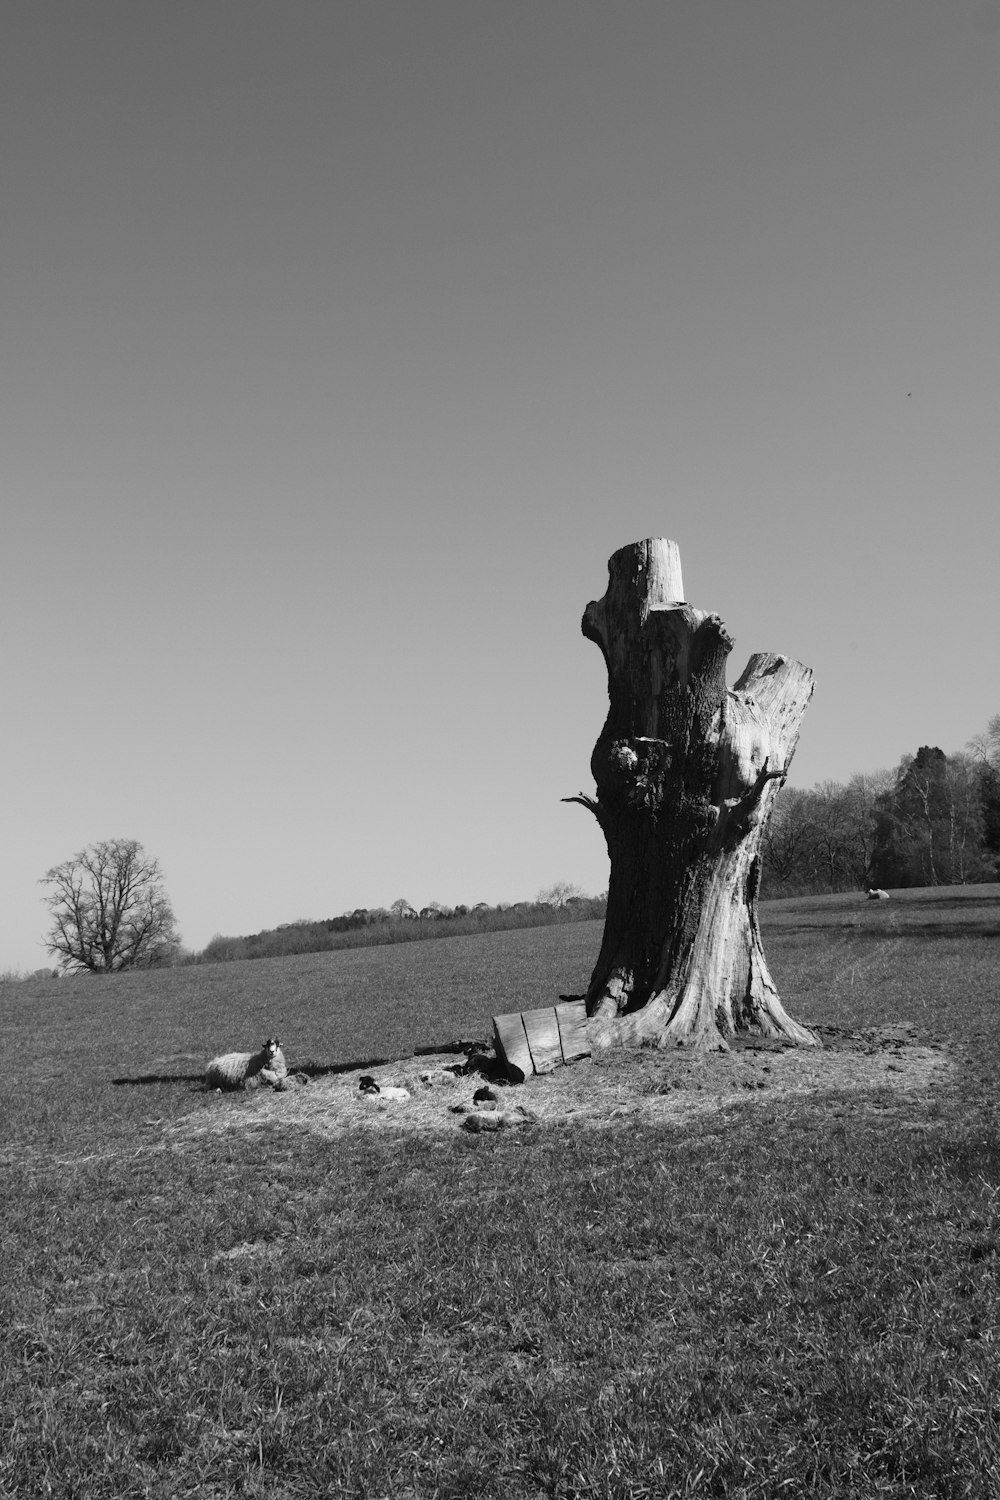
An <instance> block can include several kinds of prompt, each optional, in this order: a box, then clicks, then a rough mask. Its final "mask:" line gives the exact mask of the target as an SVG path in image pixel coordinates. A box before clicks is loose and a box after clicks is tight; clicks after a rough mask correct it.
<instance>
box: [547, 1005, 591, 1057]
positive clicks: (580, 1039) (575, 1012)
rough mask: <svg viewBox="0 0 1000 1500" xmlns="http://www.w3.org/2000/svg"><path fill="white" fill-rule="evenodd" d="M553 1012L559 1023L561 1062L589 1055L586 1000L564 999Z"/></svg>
mask: <svg viewBox="0 0 1000 1500" xmlns="http://www.w3.org/2000/svg"><path fill="white" fill-rule="evenodd" d="M555 1012H556V1020H557V1021H558V1023H559V1040H560V1043H561V1044H562V1056H563V1062H567V1063H571V1062H579V1060H580V1058H581V1057H589V1056H590V1042H589V1040H588V1038H587V1003H586V1001H585V1000H564V1001H563V1003H562V1004H561V1005H557V1006H556V1008H555Z"/></svg>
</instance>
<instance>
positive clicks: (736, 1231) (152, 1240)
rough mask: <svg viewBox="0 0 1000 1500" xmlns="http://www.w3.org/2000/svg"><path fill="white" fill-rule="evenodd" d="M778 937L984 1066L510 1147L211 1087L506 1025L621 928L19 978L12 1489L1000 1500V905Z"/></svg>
mask: <svg viewBox="0 0 1000 1500" xmlns="http://www.w3.org/2000/svg"><path fill="white" fill-rule="evenodd" d="M763 924H764V928H765V944H766V949H767V952H768V956H769V959H770V961H771V964H772V968H773V971H774V974H775V978H776V980H777V982H778V985H779V988H780V990H781V993H782V998H783V1000H784V1002H785V1003H786V1005H787V1006H788V1008H789V1009H790V1011H791V1012H792V1014H793V1015H795V1016H796V1018H798V1019H801V1020H804V1021H807V1022H813V1023H816V1024H820V1025H824V1026H826V1027H837V1028H840V1029H841V1031H842V1032H843V1033H844V1034H846V1033H849V1032H852V1031H860V1030H864V1029H866V1028H867V1029H868V1031H869V1032H870V1030H871V1028H875V1027H878V1026H883V1025H885V1024H886V1023H901V1024H902V1025H904V1026H911V1027H915V1028H916V1031H917V1037H918V1040H920V1041H923V1042H932V1041H934V1039H935V1038H937V1039H939V1041H940V1042H941V1043H942V1044H943V1048H944V1050H946V1051H947V1054H948V1057H949V1062H950V1069H951V1071H950V1073H949V1075H948V1079H949V1081H947V1082H946V1083H941V1082H938V1083H935V1084H934V1085H933V1087H931V1086H928V1089H927V1092H926V1094H923V1095H921V1094H920V1093H919V1092H917V1091H914V1089H913V1088H910V1089H909V1090H908V1091H907V1092H905V1093H903V1094H898V1095H893V1096H892V1097H891V1098H890V1095H889V1092H888V1090H887V1089H885V1088H884V1087H882V1086H881V1085H879V1086H878V1087H874V1086H873V1087H871V1088H869V1089H866V1088H865V1087H861V1088H860V1090H859V1088H858V1087H855V1088H854V1090H853V1092H852V1094H851V1097H850V1099H848V1098H847V1096H846V1095H845V1096H844V1099H843V1100H841V1101H840V1102H839V1103H838V1099H837V1097H835V1096H834V1095H832V1094H831V1093H830V1092H829V1091H827V1092H826V1093H824V1092H823V1091H822V1090H813V1091H812V1092H795V1091H784V1092H783V1091H782V1090H781V1089H780V1087H777V1086H775V1070H772V1071H769V1072H768V1077H769V1079H770V1080H771V1085H772V1086H771V1087H769V1088H768V1089H767V1090H766V1091H764V1092H763V1093H757V1092H755V1091H750V1090H747V1091H746V1092H745V1093H744V1094H742V1095H740V1096H739V1099H738V1100H737V1102H736V1103H733V1098H734V1097H735V1096H731V1097H729V1099H728V1102H727V1103H726V1104H725V1106H724V1107H720V1108H705V1109H703V1110H701V1112H699V1113H696V1114H692V1115H690V1116H689V1117H686V1118H685V1120H684V1122H683V1123H679V1121H678V1120H674V1121H673V1122H671V1121H669V1120H666V1119H664V1120H663V1121H660V1122H658V1121H657V1120H656V1119H653V1120H649V1119H646V1120H644V1121H643V1120H641V1119H640V1118H639V1117H638V1116H635V1115H627V1116H624V1117H622V1118H620V1119H611V1120H610V1121H608V1122H605V1123H603V1124H600V1125H594V1126H589V1127H587V1128H575V1129H574V1128H569V1127H567V1126H566V1125H565V1124H546V1123H544V1122H543V1123H541V1124H538V1125H535V1126H530V1127H526V1128H525V1129H523V1130H517V1131H509V1132H501V1133H500V1134H497V1135H490V1136H488V1137H487V1136H481V1135H468V1134H466V1133H464V1132H463V1131H462V1130H460V1129H459V1128H458V1123H457V1120H456V1123H455V1126H454V1128H452V1129H434V1130H430V1131H427V1132H421V1131H419V1130H414V1129H412V1128H411V1129H407V1128H404V1127H403V1126H402V1125H401V1126H400V1127H399V1128H395V1127H394V1126H393V1125H392V1124H391V1123H390V1124H388V1125H387V1126H386V1128H385V1129H383V1130H381V1131H379V1132H373V1131H371V1130H365V1129H361V1128H358V1129H352V1128H350V1127H347V1128H345V1129H343V1130H341V1131H340V1132H339V1133H338V1134H337V1136H336V1137H335V1138H324V1137H323V1136H322V1135H320V1134H318V1133H317V1132H316V1131H314V1130H311V1129H307V1128H305V1126H304V1125H302V1124H297V1123H295V1121H294V1120H293V1119H292V1118H291V1117H290V1116H289V1117H288V1118H286V1119H283V1118H282V1117H281V1116H280V1114H277V1113H275V1110H274V1109H272V1108H271V1107H270V1106H271V1105H273V1106H275V1107H277V1106H279V1105H280V1103H281V1096H277V1097H272V1096H268V1098H267V1100H265V1099H264V1096H262V1095H252V1096H247V1097H245V1098H244V1097H238V1098H235V1099H226V1098H220V1097H218V1096H215V1095H210V1094H206V1093H204V1092H203V1091H202V1089H201V1087H200V1083H199V1079H200V1075H201V1071H202V1069H203V1066H204V1063H205V1061H206V1060H207V1058H208V1057H209V1056H210V1055H211V1054H212V1053H213V1052H216V1051H220V1050H226V1049H229V1048H235V1047H245V1048H248V1049H249V1048H251V1047H252V1046H254V1045H255V1044H256V1043H257V1042H258V1041H259V1040H260V1038H261V1037H262V1036H264V1035H265V1034H267V1033H268V1032H269V1031H274V1030H278V1031H279V1032H280V1033H281V1035H282V1037H283V1038H284V1039H285V1041H286V1044H287V1050H288V1053H289V1060H290V1062H291V1063H292V1065H293V1067H294V1066H297V1065H298V1066H302V1065H309V1067H310V1068H311V1069H312V1070H313V1072H314V1073H315V1074H316V1075H321V1074H322V1073H323V1072H324V1070H333V1069H338V1068H346V1067H349V1066H350V1065H352V1064H360V1063H362V1062H374V1060H376V1059H396V1058H403V1057H406V1056H408V1055H409V1054H411V1053H412V1052H413V1051H414V1050H415V1049H417V1048H423V1047H433V1046H440V1045H442V1044H446V1043H448V1042H451V1041H453V1040H454V1039H457V1038H458V1037H470V1036H471V1037H474V1036H477V1035H478V1036H485V1035H486V1034H488V1030H489V1019H490V1016H491V1015H492V1014H494V1013H496V1012H498V1011H501V1010H509V1009H514V1008H518V1009H520V1008H527V1007H529V1006H534V1005H545V1004H551V1003H553V1001H554V1000H555V999H556V998H557V997H558V995H559V994H560V993H566V992H574V991H579V990H580V989H582V988H583V987H584V985H585V983H586V980H587V977H588V975H589V972H590V967H591V966H592V963H593V960H594V956H595V954H596V948H597V944H598V942H599V938H600V929H599V927H598V926H597V925H587V926H572V927H565V928H544V929H534V930H529V931H523V932H513V933H497V934H491V935H488V936H483V937H476V938H451V939H442V940H440V941H433V942H428V943H425V944H419V945H413V946H408V947H407V948H405V949H388V948H380V949H375V950H357V951H352V952H346V953H335V954H327V955H316V956H310V957H301V958H290V959H283V960H273V961H269V960H264V961H260V962H256V963H253V964H230V965H220V966H218V967H196V968H192V969H183V970H177V971H169V972H164V973H157V974H148V975H138V976H133V977H121V978H117V979H112V980H107V981H99V980H89V979H79V980H72V981H51V982H44V983H27V984H19V985H7V986H2V987H0V1014H2V1020H3V1025H4V1038H5V1044H6V1045H5V1056H6V1059H7V1062H8V1076H7V1080H6V1088H5V1090H4V1093H3V1096H2V1101H0V1110H2V1132H3V1133H2V1140H0V1162H2V1180H0V1186H2V1189H3V1194H4V1197H3V1201H4V1205H5V1211H4V1215H3V1219H2V1227H0V1316H2V1318H3V1326H4V1329H5V1345H6V1347H5V1358H4V1361H3V1364H2V1366H0V1495H3V1496H18V1497H20V1496H34V1495H39V1496H41V1495H51V1496H60V1497H63V1496H64V1497H69V1496H86V1497H88V1500H90V1497H95V1500H103V1497H112V1496H121V1495H137V1496H138V1495H149V1496H164V1497H166V1496H179V1495H198V1496H210V1497H211V1496H220V1497H221V1496H229V1495H260V1496H264V1495H267V1496H280V1497H284V1496H288V1497H292V1496H296V1497H298V1496H302V1497H314V1496H315V1497H319V1496H328V1495H345V1496H358V1497H370V1500H375V1497H378V1496H383V1495H384V1496H388V1495H392V1496H393V1500H406V1497H420V1500H422V1497H425V1496H426V1497H431V1496H447V1497H451V1496H454V1497H456V1500H457V1497H458V1496H468V1495H471V1496H483V1497H494V1496H495V1497H498V1500H499V1497H505V1500H506V1497H511V1500H537V1497H540V1496H564V1497H567V1500H569V1497H573V1500H576V1497H584V1496H588V1497H589V1496H609V1497H610V1496H615V1497H622V1500H626V1497H628V1500H633V1497H641V1496H645V1495H656V1496H671V1495H684V1494H698V1495H720V1496H740V1497H751V1496H755V1497H756V1496H759V1497H770V1496H773V1495H776V1494H788V1495H799V1494H810V1495H822V1496H844V1497H847V1496H852V1497H853V1496H858V1495H863V1496H873V1495H893V1496H896V1495H898V1496H904V1495H921V1496H923V1495H926V1496H931V1495H934V1496H947V1497H958V1496H974V1497H978V1496H982V1497H984V1500H985V1497H987V1496H989V1497H992V1496H995V1495H996V1494H997V1493H1000V1384H998V1377H997V1363H998V1361H997V1341H998V1339H1000V1279H998V1278H1000V1202H998V1195H1000V1143H998V1134H997V1115H996V1090H995V1080H996V1077H997V1063H998V1051H1000V1047H998V1043H997V1039H996V1008H997V1004H998V1002H1000V962H998V959H1000V947H998V941H997V939H998V937H1000V891H998V890H997V889H996V888H995V887H981V888H977V889H970V890H966V891H952V890H948V891H935V892H910V893H898V894H896V895H895V896H894V899H893V900H892V901H891V902H889V903H877V904H876V903H874V902H873V903H866V902H865V901H863V900H861V899H859V898H857V897H831V898H829V899H826V900H822V899H810V900H796V901H789V902H775V903H770V904H767V905H765V907H764V908H763ZM868 1050H869V1051H871V1050H872V1049H871V1048H869V1049H868ZM903 1051H905V1048H901V1049H900V1055H901V1056H902V1052H903ZM896 1055H897V1053H896V1051H895V1050H894V1051H893V1052H892V1053H891V1054H886V1056H887V1058H888V1061H887V1064H886V1065H887V1066H888V1067H889V1068H890V1069H891V1068H894V1067H895V1066H896V1064H895V1062H894V1060H893V1059H894V1058H895V1056H896ZM942 1055H943V1053H942ZM832 1056H833V1054H832V1053H831V1057H832ZM903 1060H904V1061H905V1059H903ZM752 1061H753V1060H752V1059H747V1058H742V1059H741V1058H737V1057H735V1056H734V1058H733V1060H732V1064H731V1065H732V1067H733V1068H738V1067H746V1066H749V1064H750V1062H752ZM758 1061H760V1062H761V1065H762V1067H764V1068H765V1069H770V1063H769V1062H768V1061H766V1060H763V1059H758ZM614 1065H615V1066H616V1067H617V1068H619V1069H623V1068H625V1069H627V1068H628V1066H629V1065H628V1064H627V1061H626V1060H623V1059H618V1060H617V1061H616V1062H615V1064H614ZM719 1066H720V1067H722V1068H725V1067H728V1066H730V1064H729V1063H728V1062H727V1061H726V1060H725V1059H723V1060H721V1061H720V1063H719ZM676 1067H677V1058H676V1055H672V1056H670V1057H661V1056H659V1055H657V1054H654V1055H650V1054H644V1055H643V1056H642V1058H641V1059H637V1061H636V1067H635V1077H636V1079H637V1080H641V1087H642V1088H643V1089H644V1090H647V1091H648V1092H650V1093H652V1094H654V1095H655V1094H656V1093H657V1091H658V1090H665V1089H667V1088H668V1087H672V1086H673V1085H672V1082H671V1079H672V1078H673V1077H675V1075H670V1074H669V1070H670V1069H671V1068H674V1069H676ZM569 1071H573V1072H574V1074H575V1076H576V1077H577V1078H579V1079H581V1080H585V1079H586V1077H587V1076H588V1073H590V1074H591V1076H593V1078H594V1079H595V1080H599V1077H600V1073H601V1069H600V1067H592V1065H590V1064H582V1065H580V1066H579V1071H577V1070H567V1072H569ZM622 1076H623V1077H626V1076H628V1074H627V1073H626V1074H623V1075H622ZM734 1076H735V1075H734ZM940 1076H941V1077H943V1076H944V1075H940ZM321 1081H322V1080H321ZM313 1087H314V1089H318V1088H319V1085H318V1084H317V1085H314V1086H313ZM690 1087H691V1088H695V1087H698V1085H697V1084H694V1083H692V1084H691V1085H690ZM304 1092H305V1093H306V1094H308V1093H309V1090H305V1091H304ZM510 1092H512V1093H513V1092H514V1091H510ZM262 1104H266V1105H267V1106H268V1108H261V1105H262ZM223 1112H225V1113H223ZM220 1119H225V1120H227V1121H228V1122H230V1123H231V1124H232V1126H233V1128H231V1129H227V1130H225V1131H223V1132H220V1130H219V1129H217V1128H214V1126H215V1125H217V1123H218V1122H219V1120H220ZM200 1126H204V1127H205V1128H200ZM210 1126H211V1127H213V1128H208V1127H210ZM236 1127H239V1128H236Z"/></svg>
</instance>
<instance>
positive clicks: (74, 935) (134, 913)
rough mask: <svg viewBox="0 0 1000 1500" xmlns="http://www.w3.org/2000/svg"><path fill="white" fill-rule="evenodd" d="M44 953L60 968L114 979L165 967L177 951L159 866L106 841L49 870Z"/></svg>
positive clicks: (135, 846)
mask: <svg viewBox="0 0 1000 1500" xmlns="http://www.w3.org/2000/svg"><path fill="white" fill-rule="evenodd" d="M40 884H41V885H45V886H48V888H49V889H48V894H47V895H46V896H45V904H46V905H47V906H48V908H49V910H50V911H51V913H52V919H53V920H52V927H51V929H50V931H49V934H48V940H47V944H46V946H47V948H48V951H49V952H50V953H51V954H53V955H54V956H55V957H57V958H58V959H59V960H60V962H61V963H62V964H63V966H64V967H67V968H77V969H89V970H90V971H91V972H92V973H94V974H112V973H117V972H119V971H120V970H122V969H147V968H151V967H153V966H154V965H157V964H163V963H169V962H170V960H171V959H172V958H173V956H174V955H175V954H176V952H177V949H178V947H179V945H180V937H179V934H178V932H177V928H176V926H175V923H174V914H173V911H172V909H171V906H170V902H169V900H168V899H167V893H166V891H165V889H164V886H163V876H162V874H161V872H160V866H159V863H158V861H157V860H155V859H153V858H152V857H151V856H150V855H148V854H147V853H146V851H145V850H144V849H143V847H142V845H141V844H140V843H138V842H137V841H136V840H135V839H108V840H105V841H103V842H101V843H98V844H92V845H91V846H90V847H89V848H88V849H81V850H80V852H79V854H74V856H73V858H72V859H67V860H66V861H64V863H63V864H61V865H55V866H53V868H52V869H51V870H48V871H46V873H45V875H44V876H43V878H42V880H41V881H40Z"/></svg>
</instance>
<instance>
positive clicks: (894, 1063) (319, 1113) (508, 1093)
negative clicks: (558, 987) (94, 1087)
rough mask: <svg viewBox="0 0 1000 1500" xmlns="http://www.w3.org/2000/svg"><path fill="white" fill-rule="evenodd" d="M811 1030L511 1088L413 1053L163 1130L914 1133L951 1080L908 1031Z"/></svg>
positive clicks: (591, 1066) (607, 1059)
mask: <svg viewBox="0 0 1000 1500" xmlns="http://www.w3.org/2000/svg"><path fill="white" fill-rule="evenodd" d="M818 1029H819V1031H820V1034H821V1036H822V1039H823V1043H824V1045H823V1048H822V1049H813V1048H799V1047H794V1046H789V1045H787V1044H784V1043H770V1042H766V1041H762V1040H756V1039H751V1040H740V1041H738V1042H737V1043H736V1044H735V1045H734V1046H733V1047H732V1048H731V1050H730V1051H729V1052H718V1053H696V1052H690V1051H685V1050H683V1049H676V1050H670V1051H662V1052H660V1051H656V1050H654V1049H644V1050H641V1051H638V1052H633V1051H629V1052H626V1051H624V1050H622V1049H615V1050H612V1051H609V1052H605V1053H602V1054H600V1055H597V1056H595V1057H594V1058H592V1059H589V1060H586V1061H584V1062H580V1063H576V1064H575V1065H573V1066H572V1067H567V1068H559V1069H557V1070H556V1071H555V1072H553V1073H550V1074H548V1075H546V1076H544V1077H535V1078H531V1079H529V1080H528V1081H527V1082H526V1083H524V1084H521V1085H516V1086H514V1085H505V1084H502V1083H499V1082H497V1081H496V1080H492V1079H487V1078H484V1076H483V1075H482V1073H481V1072H478V1071H475V1070H473V1071H469V1072H462V1071H460V1070H461V1069H462V1067H463V1064H465V1063H466V1062H467V1057H466V1055H465V1054H457V1055H456V1054H455V1053H439V1054H435V1055H433V1056H422V1057H411V1058H407V1059H405V1060H403V1061H400V1062H398V1063H393V1064H385V1065H383V1066H380V1067H371V1068H369V1069H358V1070H356V1071H352V1072H345V1073H339V1074H336V1075H325V1076H320V1077H318V1078H316V1079H314V1080H313V1081H312V1082H311V1083H309V1084H308V1085H306V1084H300V1085H298V1086H297V1087H294V1088H291V1089H288V1090H286V1091H282V1092H280V1093H274V1092H271V1091H270V1090H261V1091H259V1092H257V1093H255V1094H251V1095H220V1096H218V1108H217V1109H215V1110H212V1111H209V1112H208V1113H206V1111H205V1110H204V1109H201V1110H199V1111H198V1112H197V1114H192V1115H188V1116H186V1117H184V1118H183V1119H181V1120H178V1121H177V1122H176V1123H175V1124H174V1126H172V1127H171V1133H172V1134H177V1135H181V1136H188V1137H191V1136H204V1135H207V1134H214V1133H218V1132H223V1133H224V1132H227V1131H231V1130H243V1129H251V1130H259V1129H270V1128H274V1127H278V1126H280V1125H283V1124H285V1125H287V1124H293V1125H296V1126H298V1127H300V1128H305V1129H307V1130H310V1131H313V1132H315V1133H317V1134H319V1135H323V1136H327V1137H335V1136H338V1135H340V1134H342V1133H343V1132H345V1131H350V1130H404V1131H410V1130H413V1131H422V1132H427V1131H456V1130H460V1129H466V1130H469V1129H483V1128H487V1127H490V1128H515V1127H521V1128H526V1129H539V1128H541V1129H544V1128H546V1127H547V1126H548V1127H551V1126H556V1125H560V1126H563V1125H573V1126H577V1125H579V1126H585V1127H591V1128H594V1127H607V1126H614V1125H616V1124H618V1123H628V1124H629V1125H639V1124H676V1125H683V1124H684V1123H685V1122H686V1121H688V1120H692V1119H694V1118H695V1117H699V1116H706V1115H711V1114H718V1113H722V1112H729V1111H731V1110H733V1109H734V1108H739V1107H740V1106H755V1107H757V1108H768V1109H778V1108H780V1107H781V1106H782V1105H783V1104H787V1103H790V1102H791V1101H792V1100H799V1101H802V1100H806V1099H808V1100H809V1101H810V1103H814V1104H815V1106H816V1107H817V1108H819V1109H823V1110H826V1111H828V1112H829V1113H830V1114H831V1116H836V1115H839V1114H843V1113H844V1112H845V1111H846V1112H848V1113H850V1112H852V1111H854V1110H862V1111H865V1112H868V1111H871V1112H875V1111H879V1112H882V1113H885V1112H887V1111H888V1112H891V1113H893V1114H895V1115H896V1116H897V1117H899V1116H902V1117H904V1118H905V1117H907V1116H911V1117H912V1120H911V1122H910V1123H912V1125H913V1126H914V1128H918V1127H919V1126H920V1124H921V1123H922V1117H924V1116H925V1115H926V1110H927V1104H928V1098H929V1095H930V1092H931V1090H933V1089H935V1088H940V1087H941V1086H942V1085H944V1084H946V1083H948V1082H949V1081H950V1080H951V1079H952V1077H953V1074H954V1067H955V1065H954V1062H953V1060H952V1059H951V1057H950V1056H949V1054H948V1051H947V1049H946V1047H945V1046H944V1044H943V1043H940V1042H926V1041H925V1042H921V1041H920V1040H919V1039H918V1036H917V1033H916V1030H915V1028H913V1027H910V1026H902V1025H900V1026H881V1027H876V1028H873V1029H871V1030H867V1031H845V1030H840V1029H838V1028H835V1027H822V1028H818ZM365 1073H368V1074H370V1076H372V1077H374V1078H375V1079H376V1080H377V1082H378V1084H379V1085H380V1087H381V1088H382V1089H387V1088H395V1089H405V1090H407V1092H408V1095H409V1097H408V1098H403V1099H397V1098H386V1097H385V1096H384V1095H382V1094H374V1095H370V1094H365V1093H362V1092H361V1091H360V1089H359V1086H358V1085H359V1080H360V1078H361V1077H362V1076H364V1074H365ZM484 1087H487V1088H488V1089H489V1090H490V1092H491V1093H492V1094H493V1095H494V1098H493V1099H492V1100H489V1099H485V1100H480V1101H478V1102H477V1101H476V1100H475V1098H474V1096H475V1094H476V1093H477V1092H478V1091H481V1090H482V1089H483V1088H484Z"/></svg>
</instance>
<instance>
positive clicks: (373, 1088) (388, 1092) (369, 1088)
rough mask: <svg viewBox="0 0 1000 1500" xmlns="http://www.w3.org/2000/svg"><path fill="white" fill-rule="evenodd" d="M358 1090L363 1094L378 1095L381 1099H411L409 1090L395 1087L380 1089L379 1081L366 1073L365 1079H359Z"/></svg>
mask: <svg viewBox="0 0 1000 1500" xmlns="http://www.w3.org/2000/svg"><path fill="white" fill-rule="evenodd" d="M358 1088H359V1089H360V1090H361V1092H362V1093H363V1094H368V1095H375V1094H377V1095H378V1097H379V1098H380V1099H409V1097H410V1091H409V1089H401V1088H395V1087H388V1088H384V1089H383V1088H380V1087H379V1084H378V1081H377V1080H376V1079H374V1078H373V1077H372V1076H371V1074H370V1073H366V1074H365V1075H364V1077H363V1078H359V1079H358Z"/></svg>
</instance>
